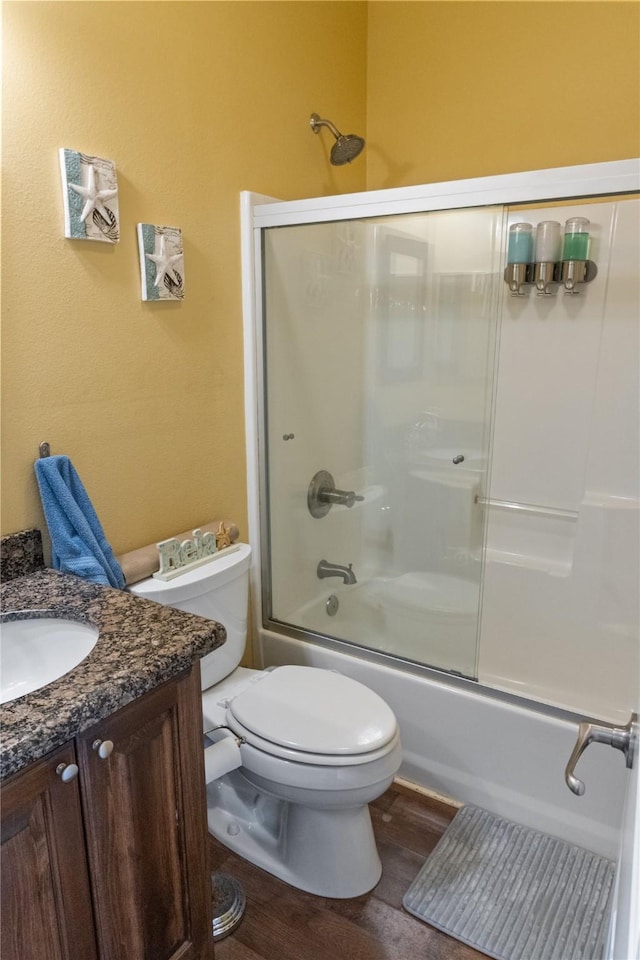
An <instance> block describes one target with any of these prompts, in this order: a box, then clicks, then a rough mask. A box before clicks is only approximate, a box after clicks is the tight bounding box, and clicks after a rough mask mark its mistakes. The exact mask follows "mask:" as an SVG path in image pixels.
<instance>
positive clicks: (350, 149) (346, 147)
mask: <svg viewBox="0 0 640 960" xmlns="http://www.w3.org/2000/svg"><path fill="white" fill-rule="evenodd" d="M309 123H310V124H311V129H312V130H313V132H314V133H320V127H329V130H331V133H332V134H333V135H334V137H335V138H336V142H335V143H334V145H333V147H332V148H331V157H330V160H331V163H332V164H333V165H334V167H341V166H343V164H345V163H351V161H352V160H355V158H356V157H357V156H358V154H359V153H361V152H362V150H363V149H364V144H365V141H364V140H363V138H362V137H358V136H357V135H356V134H355V133H346V134H342V133H340V131H339V130H337V129H336V128H335V127H334V125H333V124H332V123H331V121H330V120H322V119H321V118H320V117H319V116H318V114H317V113H312V114H311V119H310V121H309Z"/></svg>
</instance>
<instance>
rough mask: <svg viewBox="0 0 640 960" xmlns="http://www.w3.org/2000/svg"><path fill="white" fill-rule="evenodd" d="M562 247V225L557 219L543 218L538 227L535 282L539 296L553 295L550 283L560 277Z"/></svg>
mask: <svg viewBox="0 0 640 960" xmlns="http://www.w3.org/2000/svg"><path fill="white" fill-rule="evenodd" d="M561 249H562V237H561V226H560V223H559V222H558V221H557V220H541V221H540V223H539V224H538V226H537V227H536V246H535V254H534V258H535V263H534V267H533V282H534V283H535V285H536V293H537V294H538V296H539V297H548V296H551V290H550V289H549V288H550V284H552V283H553V282H554V280H557V279H558V276H557V264H558V262H559V260H560V252H561Z"/></svg>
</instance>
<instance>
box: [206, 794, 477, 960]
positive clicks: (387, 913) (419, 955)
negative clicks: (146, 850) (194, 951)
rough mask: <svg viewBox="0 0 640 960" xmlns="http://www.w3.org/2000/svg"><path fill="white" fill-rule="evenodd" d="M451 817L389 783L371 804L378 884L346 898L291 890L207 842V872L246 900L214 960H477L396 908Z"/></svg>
mask: <svg viewBox="0 0 640 960" xmlns="http://www.w3.org/2000/svg"><path fill="white" fill-rule="evenodd" d="M455 812H456V811H455V808H453V807H450V806H448V805H447V804H443V803H440V802H439V801H435V800H432V799H430V798H427V797H424V796H422V795H421V794H418V793H416V792H414V791H411V790H407V789H406V788H404V787H402V786H399V785H396V784H394V785H393V786H392V787H391V788H390V789H389V790H387V792H386V793H384V794H383V795H382V797H380V799H379V800H377V801H376V802H375V803H373V804H371V818H372V821H373V827H374V831H375V835H376V841H377V844H378V851H379V854H380V859H381V860H382V879H381V880H380V882H379V883H378V885H377V886H376V887H375V888H374V889H373V890H372V891H371V892H370V893H368V894H365V895H364V896H361V897H355V898H353V899H350V900H330V899H326V898H324V897H316V896H312V895H311V894H308V893H303V892H302V891H300V890H295V889H294V888H293V887H291V886H289V885H288V884H286V883H283V882H282V881H281V880H278V879H276V878H275V877H272V876H271V875H270V874H268V873H265V872H264V870H260V869H259V867H255V866H253V864H250V863H247V862H246V861H245V860H242V859H241V858H240V857H238V856H236V855H235V854H234V853H232V852H231V851H230V850H227V848H226V847H224V846H223V845H222V844H221V843H219V842H218V841H217V840H215V839H214V838H213V837H211V836H210V837H209V839H210V844H211V848H210V852H211V863H212V870H220V871H221V872H223V873H228V874H230V875H231V876H232V877H235V878H236V879H237V880H238V881H239V882H240V883H241V884H242V886H243V889H244V891H245V894H246V897H247V907H246V911H245V916H244V918H243V920H242V922H241V924H240V925H239V926H238V928H237V929H236V930H235V931H234V933H232V934H231V935H230V936H228V937H226V938H224V939H223V940H220V941H218V943H216V949H215V955H216V960H483V958H484V954H481V953H478V951H477V950H472V949H471V948H470V947H467V946H465V945H464V944H462V943H460V942H459V941H457V940H454V939H453V938H451V937H448V936H446V934H444V933H440V932H439V931H438V930H435V929H434V928H433V927H429V926H428V925H427V924H426V923H422V922H421V921H420V920H417V919H416V918H415V917H413V916H412V915H411V914H409V913H407V912H406V911H405V910H404V909H403V907H402V897H403V896H404V894H405V893H406V891H407V889H408V887H409V885H410V884H411V881H412V880H413V879H414V877H415V876H416V874H417V873H418V871H419V869H420V867H421V866H422V864H423V862H424V860H425V858H426V857H427V855H428V854H429V853H430V852H431V850H433V848H434V846H435V845H436V843H437V842H438V839H439V838H440V836H441V835H442V833H443V832H444V830H445V829H446V827H447V825H448V823H449V821H450V820H451V819H452V817H453V816H454V814H455ZM485 960H486V958H485Z"/></svg>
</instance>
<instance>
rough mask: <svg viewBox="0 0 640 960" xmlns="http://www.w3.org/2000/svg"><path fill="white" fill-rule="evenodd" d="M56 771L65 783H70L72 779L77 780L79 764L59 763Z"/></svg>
mask: <svg viewBox="0 0 640 960" xmlns="http://www.w3.org/2000/svg"><path fill="white" fill-rule="evenodd" d="M56 773H57V774H58V776H59V777H60V779H61V780H62V782H63V783H69V781H70V780H75V778H76V777H77V776H78V765H77V763H59V764H58V766H57V767H56Z"/></svg>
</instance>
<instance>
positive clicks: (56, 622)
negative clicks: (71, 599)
mask: <svg viewBox="0 0 640 960" xmlns="http://www.w3.org/2000/svg"><path fill="white" fill-rule="evenodd" d="M99 635H100V633H99V631H98V630H97V629H96V627H94V626H92V625H91V624H89V623H81V622H79V621H77V620H69V619H64V618H61V617H45V616H33V617H30V618H29V619H23V620H3V621H2V623H0V703H9V702H10V701H11V700H17V699H18V697H23V696H24V695H25V694H26V693H32V692H33V691H34V690H39V689H40V688H41V687H46V686H47V684H49V683H52V682H53V681H54V680H58V679H59V678H60V677H62V676H64V674H65V673H69V671H70V670H73V668H74V667H77V666H78V664H79V663H81V662H82V661H83V660H84V659H85V657H88V656H89V654H90V653H91V651H92V650H93V648H94V647H95V645H96V642H97V640H98V637H99Z"/></svg>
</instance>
